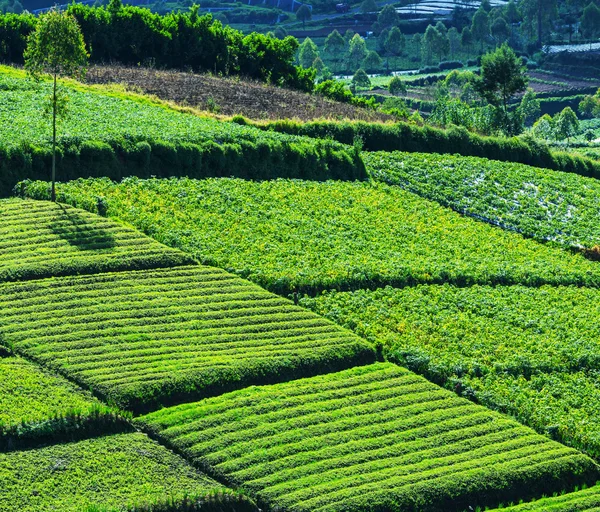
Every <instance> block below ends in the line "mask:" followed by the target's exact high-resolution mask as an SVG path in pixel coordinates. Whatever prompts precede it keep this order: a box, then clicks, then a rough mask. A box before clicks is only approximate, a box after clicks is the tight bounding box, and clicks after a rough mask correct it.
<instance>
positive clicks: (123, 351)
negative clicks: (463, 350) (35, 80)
mask: <svg viewBox="0 0 600 512" xmlns="http://www.w3.org/2000/svg"><path fill="white" fill-rule="evenodd" d="M0 325H1V326H2V327H1V330H2V336H3V338H2V339H3V341H2V342H3V343H5V344H7V345H8V346H10V347H12V348H14V350H16V351H18V352H19V353H21V354H23V355H26V356H28V357H29V358H32V359H34V360H36V361H38V362H41V363H43V364H44V365H46V366H48V367H50V368H53V369H55V370H57V371H59V372H61V373H63V374H64V375H67V376H69V377H70V378H72V379H74V380H76V381H77V382H78V383H79V384H81V385H82V386H84V387H86V388H92V389H93V390H94V391H95V392H96V393H97V394H98V395H99V396H101V397H103V398H105V399H106V400H108V401H109V402H111V403H113V402H114V403H116V404H117V405H119V406H121V407H123V408H125V409H129V410H133V411H141V410H147V409H149V408H150V409H151V408H155V407H157V406H159V405H160V404H165V403H173V402H180V401H183V400H189V399H190V398H200V397H202V396H206V395H210V394H215V393H219V392H222V391H224V390H229V389H235V388H239V387H242V386H246V385H248V384H252V383H259V382H260V383H265V382H274V381H281V380H284V379H285V380H288V379H290V378H293V377H300V376H304V375H314V374H315V373H317V372H324V371H331V370H335V369H340V368H348V367H350V366H353V365H355V364H364V363H365V362H371V361H373V360H374V357H375V354H374V349H373V348H371V346H370V344H368V343H367V342H365V341H363V340H361V339H360V338H358V337H357V336H355V335H353V334H351V333H350V332H348V331H346V330H344V329H341V328H339V327H337V326H336V325H334V324H333V323H332V322H329V321H327V320H324V319H322V318H320V317H318V316H317V315H315V314H314V313H311V312H309V311H307V310H305V309H302V308H299V307H295V306H294V305H292V304H291V303H290V302H289V301H288V300H286V299H282V298H280V297H278V296H276V295H273V294H271V293H268V292H266V291H264V290H262V289H260V288H259V287H257V286H256V285H253V284H251V283H248V282H246V281H243V280H241V279H240V278H238V277H235V276H233V275H231V274H228V273H226V272H224V271H222V270H218V269H214V268H210V267H195V266H191V267H179V268H173V269H162V270H155V271H135V272H118V273H107V274H99V275H95V276H87V277H74V278H59V279H48V280H41V281H29V282H26V283H9V284H4V285H0Z"/></svg>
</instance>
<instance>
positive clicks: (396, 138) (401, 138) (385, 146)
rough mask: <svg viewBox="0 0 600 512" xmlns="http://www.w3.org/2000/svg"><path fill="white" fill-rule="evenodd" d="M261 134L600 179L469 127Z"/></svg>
mask: <svg viewBox="0 0 600 512" xmlns="http://www.w3.org/2000/svg"><path fill="white" fill-rule="evenodd" d="M256 126H257V127H259V128H262V129H263V130H273V131H276V132H281V133H289V134H294V135H304V136H308V137H314V138H320V139H327V138H330V139H334V140H337V141H339V142H342V143H344V144H356V142H357V141H359V142H360V143H361V144H362V146H363V149H364V150H366V151H408V152H418V153H442V154H444V153H450V154H459V155H464V156H479V157H482V158H487V159H490V160H499V161H502V162H517V163H522V164H527V165H532V166H534V167H542V168H547V169H554V170H557V171H564V172H572V173H575V174H580V175H582V176H589V177H594V178H600V162H596V161H594V160H592V159H590V158H586V157H582V156H579V155H572V154H568V153H562V152H554V151H552V150H551V149H550V148H549V147H548V146H547V145H546V144H545V143H543V142H540V141H537V140H535V139H533V138H530V137H512V138H501V137H484V136H480V135H477V134H474V133H471V132H469V131H468V130H467V129H466V128H462V127H452V128H450V129H448V130H444V129H441V128H434V127H432V126H427V125H425V126H418V125H415V124H410V123H404V122H399V123H396V124H381V123H368V122H364V121H358V122H343V123H340V122H336V121H310V122H307V123H300V122H295V121H288V120H283V121H272V122H269V123H266V124H260V123H257V124H256Z"/></svg>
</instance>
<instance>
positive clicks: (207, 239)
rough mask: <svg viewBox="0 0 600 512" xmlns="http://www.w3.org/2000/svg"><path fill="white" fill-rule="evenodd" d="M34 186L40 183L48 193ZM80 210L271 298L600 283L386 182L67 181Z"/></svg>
mask: <svg viewBox="0 0 600 512" xmlns="http://www.w3.org/2000/svg"><path fill="white" fill-rule="evenodd" d="M41 185H42V184H41V183H38V184H35V187H39V186H41ZM61 190H63V191H64V193H65V198H66V199H67V200H70V201H77V202H80V203H84V202H86V201H87V202H88V203H89V201H90V199H91V198H94V197H97V196H99V195H100V196H103V197H105V198H106V201H107V203H108V215H109V216H114V217H116V218H119V219H122V220H124V221H126V222H130V223H131V224H133V225H135V226H136V227H138V228H140V229H142V230H143V231H145V232H146V233H148V234H149V235H151V236H153V237H154V238H156V239H157V240H159V241H161V242H163V243H165V244H167V245H170V246H172V247H177V248H179V249H182V250H184V251H186V252H188V253H189V254H191V255H192V256H194V257H195V258H197V259H198V260H199V261H201V262H203V263H207V264H211V265H214V266H218V267H221V268H226V269H228V270H230V271H234V272H236V273H238V274H239V275H241V276H243V277H246V278H249V279H251V280H253V281H255V282H256V283H258V284H260V285H261V286H264V287H266V288H268V289H270V290H272V291H275V292H278V293H282V294H288V293H290V292H292V291H293V290H294V289H296V288H298V289H299V291H300V292H307V293H315V292H319V291H321V290H323V289H331V288H336V289H346V290H348V289H359V288H371V287H375V286H384V285H386V284H390V285H393V286H411V285H415V284H419V283H445V282H449V283H453V284H457V285H460V286H468V285H473V284H490V285H497V284H525V285H529V286H539V285H542V284H555V285H556V284H577V285H585V286H598V285H600V267H599V266H598V265H597V264H596V263H595V262H591V261H588V260H586V259H585V258H584V257H583V256H582V255H580V254H571V253H569V252H567V251H564V250H562V249H560V248H552V247H548V246H545V245H543V244H540V243H538V242H535V241H533V240H528V239H524V238H523V237H522V236H521V235H519V234H516V233H510V232H507V231H504V230H502V229H500V228H497V227H493V226H489V225H487V224H485V223H482V222H479V221H476V220H473V219H469V218H465V217H464V216H462V215H460V214H458V213H456V212H453V211H451V210H450V209H448V208H444V207H442V206H440V205H439V204H437V203H435V202H432V201H428V200H426V199H423V198H421V197H419V196H417V195H416V194H412V193H410V192H407V191H404V190H401V189H400V188H399V187H395V186H388V185H385V184H377V183H375V184H371V183H363V182H351V183H349V182H334V181H328V182H324V183H319V182H312V181H299V180H274V181H262V182H255V181H245V180H241V179H206V180H191V179H186V178H184V179H166V180H157V179H155V180H140V179H136V178H132V179H128V180H124V181H123V182H121V183H119V184H115V183H113V182H111V181H110V180H107V179H98V180H77V181H74V182H71V183H68V184H63V185H61Z"/></svg>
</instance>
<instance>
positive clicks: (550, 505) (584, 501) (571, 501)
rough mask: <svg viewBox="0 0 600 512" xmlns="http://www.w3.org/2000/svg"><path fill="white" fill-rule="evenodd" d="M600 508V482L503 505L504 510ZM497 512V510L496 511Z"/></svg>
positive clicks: (590, 511)
mask: <svg viewBox="0 0 600 512" xmlns="http://www.w3.org/2000/svg"><path fill="white" fill-rule="evenodd" d="M598 508H600V484H598V485H595V486H593V487H589V488H587V489H586V488H584V489H582V490H579V491H576V492H571V493H564V494H561V495H559V496H553V497H550V498H542V499H540V500H536V501H532V502H530V503H522V504H521V505H515V506H509V507H503V508H502V511H503V512H533V511H536V512H546V511H552V512H568V511H570V510H577V511H579V512H595V511H597V510H598ZM494 512H497V511H494Z"/></svg>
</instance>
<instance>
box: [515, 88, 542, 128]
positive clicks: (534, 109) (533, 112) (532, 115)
mask: <svg viewBox="0 0 600 512" xmlns="http://www.w3.org/2000/svg"><path fill="white" fill-rule="evenodd" d="M519 109H520V112H521V115H522V116H523V122H524V123H525V124H526V125H527V126H531V125H532V124H533V123H534V121H535V120H536V119H538V118H539V117H540V113H541V108H540V100H538V99H537V96H536V95H535V92H534V91H533V89H531V88H529V89H527V92H526V93H525V94H524V95H523V98H522V99H521V104H520V105H519Z"/></svg>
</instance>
